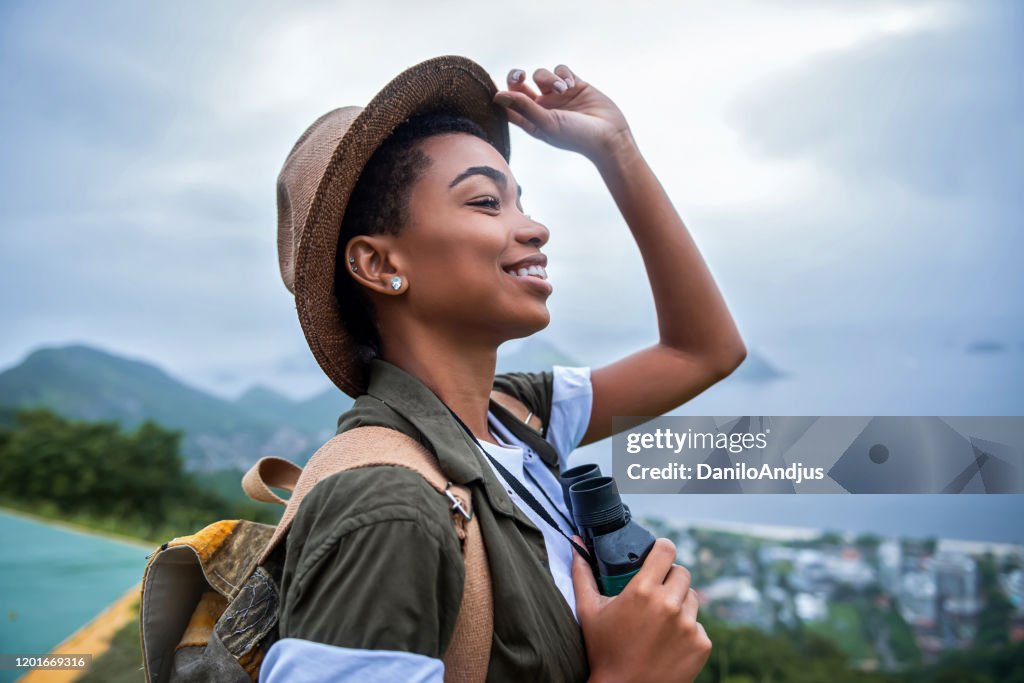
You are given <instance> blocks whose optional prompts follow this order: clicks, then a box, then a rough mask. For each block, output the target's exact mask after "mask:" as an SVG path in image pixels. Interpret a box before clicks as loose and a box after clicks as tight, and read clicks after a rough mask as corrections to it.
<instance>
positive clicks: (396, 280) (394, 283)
mask: <svg viewBox="0 0 1024 683" xmlns="http://www.w3.org/2000/svg"><path fill="white" fill-rule="evenodd" d="M401 288H402V278H400V277H398V276H397V275H396V276H394V277H393V278H391V289H393V290H395V291H396V292H397V291H398V290H400V289H401Z"/></svg>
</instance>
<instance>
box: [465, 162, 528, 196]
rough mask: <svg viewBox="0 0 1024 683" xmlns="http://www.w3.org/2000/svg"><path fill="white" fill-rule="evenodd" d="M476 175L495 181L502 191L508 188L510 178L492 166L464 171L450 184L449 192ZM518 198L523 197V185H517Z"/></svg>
mask: <svg viewBox="0 0 1024 683" xmlns="http://www.w3.org/2000/svg"><path fill="white" fill-rule="evenodd" d="M475 175H482V176H487V177H488V178H490V179H491V180H493V181H494V182H495V183H497V185H498V187H500V188H501V189H502V190H504V189H505V188H506V187H508V178H507V177H505V174H504V173H502V172H501V171H499V170H498V169H496V168H492V167H491V166H470V167H469V168H467V169H466V170H465V171H463V172H462V173H460V174H459V175H457V176H455V180H453V181H452V182H451V183H449V184H448V189H449V190H450V189H452V188H453V187H455V186H456V185H458V184H459V183H461V182H462V181H463V180H465V179H466V178H469V177H471V176H475ZM516 196H517V197H522V196H523V186H522V185H516Z"/></svg>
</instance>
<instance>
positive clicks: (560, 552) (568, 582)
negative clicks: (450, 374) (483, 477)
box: [480, 365, 593, 616]
mask: <svg viewBox="0 0 1024 683" xmlns="http://www.w3.org/2000/svg"><path fill="white" fill-rule="evenodd" d="M553 374H554V379H553V382H552V392H551V418H550V420H549V421H548V428H547V435H546V439H547V441H548V443H550V444H551V445H552V446H554V447H555V450H556V451H557V452H558V467H559V469H561V470H565V469H566V461H567V460H568V458H569V454H570V453H571V452H572V451H573V450H575V449H576V447H577V446H578V445H579V444H580V441H581V440H582V439H583V435H584V434H585V433H586V431H587V425H588V424H589V422H590V409H591V406H592V404H593V392H592V390H591V385H590V368H585V367H584V368H569V367H564V366H561V365H556V366H555V367H554V372H553ZM487 417H488V421H489V423H490V424H489V426H490V429H491V434H492V435H494V436H495V437H496V438H497V439H498V441H500V442H501V443H502V444H503V446H496V445H494V444H492V443H488V442H486V441H481V442H480V444H481V445H482V446H483V448H484V449H486V450H487V452H488V453H490V454H491V456H492V457H493V458H494V459H495V460H497V461H498V462H499V463H501V465H502V467H504V468H505V469H506V470H507V471H508V472H509V473H511V474H512V475H513V476H515V478H516V479H518V480H519V481H520V482H522V484H523V486H525V487H526V488H527V489H528V490H529V492H530V493H532V494H533V497H534V498H535V499H536V500H537V502H539V503H540V504H541V505H542V506H543V507H544V509H545V510H546V511H547V513H548V515H549V516H550V517H551V518H552V519H553V520H554V521H555V522H556V523H558V525H559V526H560V527H561V530H562V532H564V533H565V534H567V535H569V536H572V534H573V533H574V531H573V528H572V526H571V524H570V523H569V520H570V519H571V518H570V516H569V511H568V510H567V509H566V507H565V499H564V497H563V495H562V485H561V483H559V481H558V479H557V478H556V477H555V475H554V474H552V473H551V470H550V469H548V467H547V466H546V465H545V464H544V462H543V461H542V460H541V459H540V457H539V456H538V455H537V454H536V453H534V452H533V450H532V449H530V447H529V446H527V445H526V444H525V443H523V442H522V441H520V440H519V439H517V438H516V436H515V435H514V434H512V432H510V431H509V430H508V429H506V428H505V426H504V425H502V424H501V422H500V421H499V420H498V418H496V417H495V416H494V414H493V413H488V415H487ZM487 462H488V464H490V465H491V468H492V469H493V470H494V474H495V476H497V477H498V481H501V482H502V483H504V485H505V490H506V491H507V492H508V494H509V497H511V498H512V502H513V503H515V504H516V506H518V507H519V509H520V510H522V511H523V513H524V514H525V515H526V516H527V517H529V518H530V521H531V522H533V523H534V525H536V527H537V528H538V529H540V531H541V533H542V534H544V546H545V548H546V550H547V555H548V568H549V569H550V570H551V575H552V576H553V577H554V579H555V585H556V586H558V590H559V591H560V592H561V593H562V596H563V597H564V598H565V601H566V602H567V603H568V605H569V607H570V609H572V613H573V616H575V615H576V597H575V593H574V591H573V586H572V554H573V549H572V546H571V545H570V544H569V541H568V540H566V538H565V536H563V535H562V534H560V533H558V531H556V530H555V529H552V528H551V525H550V524H548V523H547V522H545V521H544V519H543V518H541V516H540V515H538V514H537V513H536V512H534V510H533V508H531V507H530V506H529V505H528V504H527V503H526V502H525V501H523V500H522V499H520V497H519V495H518V494H516V492H515V490H514V489H513V488H512V487H511V486H509V484H508V482H505V481H504V479H503V477H502V475H501V472H499V471H498V470H497V468H495V467H494V465H493V464H491V462H490V460H488V461H487ZM527 473H529V475H528V474H527ZM530 475H532V476H530Z"/></svg>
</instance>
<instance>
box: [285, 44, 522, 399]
mask: <svg viewBox="0 0 1024 683" xmlns="http://www.w3.org/2000/svg"><path fill="white" fill-rule="evenodd" d="M497 92H498V89H497V87H496V86H495V85H494V82H493V81H492V80H491V77H490V76H489V75H488V74H487V72H486V71H484V69H483V67H481V66H480V65H479V64H476V63H475V62H473V61H471V60H469V59H466V58H464V57H455V56H445V57H436V58H434V59H429V60H427V61H425V62H422V63H420V64H417V65H416V66H413V67H411V68H409V69H407V70H405V71H403V72H402V73H401V74H399V75H398V76H397V77H396V78H394V79H393V80H392V81H391V82H390V83H388V84H387V85H386V86H384V89H383V90H381V91H380V92H379V93H377V95H376V96H374V98H373V99H372V100H370V103H369V104H367V105H366V106H365V107H342V108H340V109H335V110H334V111H330V112H328V113H326V114H324V115H323V116H321V117H320V118H319V119H317V120H316V121H315V122H314V123H313V125H311V126H310V127H309V128H308V129H306V132H305V133H303V134H302V137H300V138H299V141H298V142H296V143H295V146H294V147H293V148H292V151H291V152H290V153H289V154H288V158H287V159H286V160H285V162H284V167H283V168H282V169H281V174H280V175H279V176H278V179H277V250H278V261H279V263H280V266H281V277H282V278H284V284H285V286H286V287H288V289H289V291H291V292H292V294H294V295H295V308H296V309H297V311H298V314H299V323H300V324H301V325H302V331H303V332H304V333H305V335H306V340H307V341H308V342H309V348H310V349H311V350H312V351H313V355H314V356H315V357H316V360H317V362H318V363H320V367H322V368H323V370H324V372H325V373H327V376H328V377H330V378H331V380H332V381H333V382H334V383H335V384H337V385H338V387H339V388H340V389H341V390H342V391H344V392H345V393H346V394H348V395H349V396H352V397H356V396H359V395H360V394H362V393H364V392H365V390H366V386H367V383H368V381H369V377H368V376H367V370H368V362H367V361H366V359H362V358H360V357H359V351H358V349H357V346H356V344H355V342H354V340H353V339H352V337H351V336H350V335H349V334H348V331H347V330H346V328H345V325H344V321H343V319H342V313H341V311H340V309H339V307H338V302H337V300H336V298H335V294H334V261H335V257H336V255H337V250H338V236H339V231H340V229H341V220H342V217H343V216H344V214H345V206H346V205H347V204H348V200H349V196H350V195H351V193H352V189H353V188H354V187H355V184H356V180H357V179H358V178H359V174H360V173H361V172H362V170H363V167H364V166H365V165H366V163H367V161H369V159H370V157H371V156H372V155H373V153H374V151H375V150H376V149H377V148H378V147H379V146H380V145H381V143H382V142H384V140H385V139H386V138H387V137H388V136H389V135H390V134H391V132H392V131H393V130H394V129H395V128H396V127H397V126H398V125H399V124H400V123H402V122H403V121H405V120H406V119H408V118H409V117H410V116H412V115H413V114H418V113H421V112H434V111H437V112H444V113H448V114H453V115H458V116H465V117H466V118H468V119H470V120H471V121H474V122H475V123H476V124H477V125H479V126H480V127H481V128H483V130H484V132H486V133H487V135H488V136H489V137H490V139H491V142H492V143H493V144H494V146H495V147H496V148H497V149H498V151H499V152H501V154H502V156H504V157H505V159H506V160H507V159H508V158H509V135H508V117H507V115H506V113H505V111H504V109H502V108H501V107H500V106H499V105H496V104H494V103H493V98H494V95H495V93H497Z"/></svg>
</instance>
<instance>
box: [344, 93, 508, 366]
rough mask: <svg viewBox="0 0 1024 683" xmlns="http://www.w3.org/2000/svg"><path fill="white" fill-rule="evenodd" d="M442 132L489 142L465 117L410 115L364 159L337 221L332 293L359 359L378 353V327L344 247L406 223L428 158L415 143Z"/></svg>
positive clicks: (427, 164)
mask: <svg viewBox="0 0 1024 683" xmlns="http://www.w3.org/2000/svg"><path fill="white" fill-rule="evenodd" d="M445 133H468V134H469V135H475V136H476V137H478V138H480V139H482V140H484V141H486V142H488V143H490V144H492V145H493V144H494V143H493V141H492V140H491V139H490V138H489V137H488V136H487V133H485V132H484V130H483V129H482V128H481V127H480V126H479V125H477V124H476V123H474V122H473V121H471V120H469V119H467V118H465V117H462V116H453V115H451V114H446V113H442V112H423V113H419V114H416V115H414V116H412V117H410V118H408V119H406V120H405V121H404V122H402V123H401V124H399V125H398V127H397V128H395V130H394V131H393V132H392V133H391V135H389V136H388V138H387V139H386V140H385V141H384V143H383V144H381V146H380V147H378V148H377V150H376V151H375V152H374V153H373V156H371V157H370V160H369V161H368V162H367V163H366V166H364V167H363V171H362V173H361V174H360V175H359V180H357V181H356V185H355V187H354V188H353V189H352V194H351V196H350V197H349V200H348V205H347V206H346V208H345V215H344V217H343V218H342V219H341V225H340V233H339V237H338V253H337V257H336V261H335V269H334V295H335V297H336V298H337V301H338V306H339V308H340V309H341V314H342V320H344V321H345V327H346V328H347V329H348V332H349V334H351V335H352V337H353V339H354V340H355V342H356V345H357V347H358V348H359V352H360V355H361V356H362V360H363V361H369V360H370V359H371V358H373V357H375V356H377V355H379V354H380V331H379V329H378V328H377V321H376V315H375V313H374V310H373V304H372V302H371V301H370V298H369V297H368V296H367V294H366V292H365V291H364V290H363V287H362V286H361V285H359V284H358V283H357V282H356V281H355V280H353V279H352V278H351V277H350V276H349V275H348V263H346V261H345V246H346V245H347V244H348V242H349V240H350V239H352V238H353V237H355V236H356V235H380V234H383V233H390V234H392V235H397V234H399V233H400V232H401V230H402V228H403V227H404V226H405V225H406V223H408V221H409V195H410V192H411V190H412V186H413V185H414V184H415V183H416V181H417V180H419V179H420V177H421V176H422V175H423V172H424V171H425V170H426V169H427V168H428V167H429V166H430V157H428V156H427V155H426V154H425V153H424V152H423V150H421V149H420V148H419V146H418V143H419V142H421V141H423V140H425V139H426V138H428V137H431V136H434V135H443V134H445Z"/></svg>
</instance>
